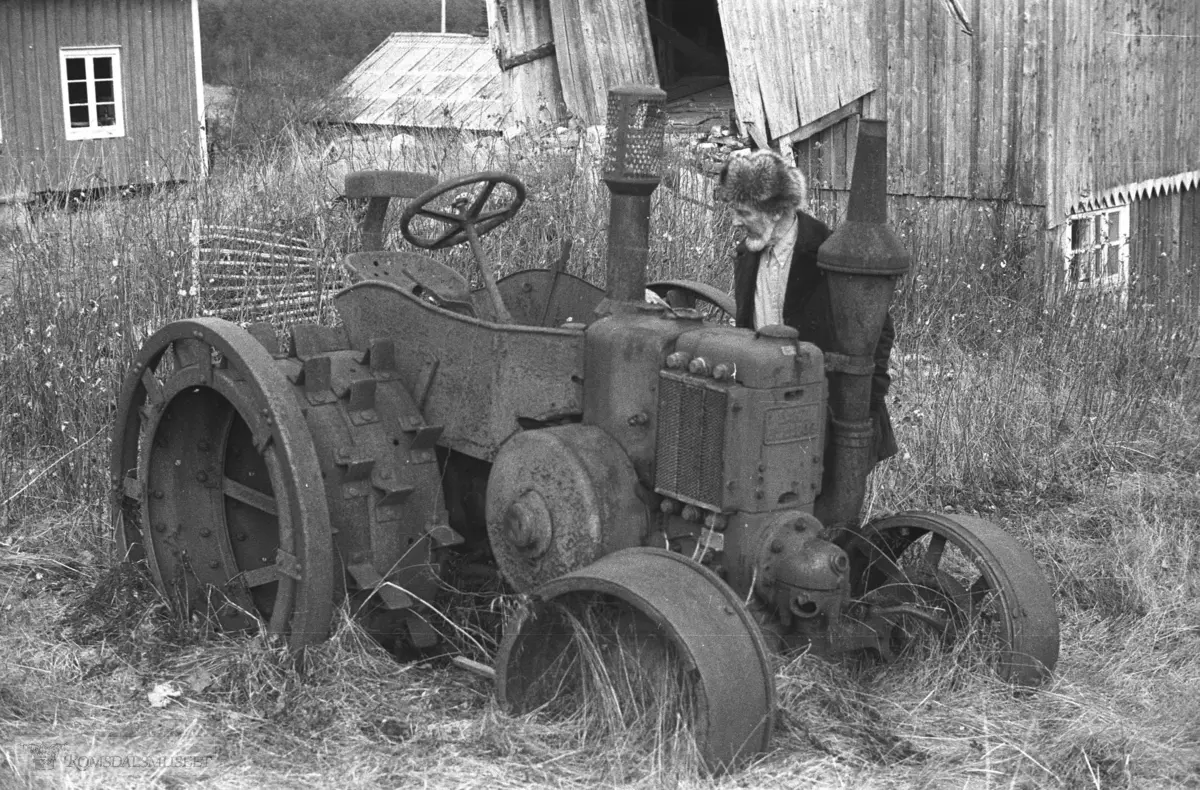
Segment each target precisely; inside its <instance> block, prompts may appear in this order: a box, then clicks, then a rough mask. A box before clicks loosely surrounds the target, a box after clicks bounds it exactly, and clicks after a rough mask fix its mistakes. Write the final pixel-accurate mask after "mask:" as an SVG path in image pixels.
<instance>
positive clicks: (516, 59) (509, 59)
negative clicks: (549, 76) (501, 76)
mask: <svg viewBox="0 0 1200 790" xmlns="http://www.w3.org/2000/svg"><path fill="white" fill-rule="evenodd" d="M553 55H554V42H553V41H548V42H546V43H545V44H539V45H538V46H536V47H534V48H533V49H527V50H525V51H524V52H518V53H517V54H515V55H505V54H504V52H503V51H497V52H496V62H498V63H499V64H500V70H501V71H512V70H513V69H515V68H516V67H517V66H523V65H525V64H526V63H532V62H534V61H535V60H541V59H542V58H548V57H551V56H553Z"/></svg>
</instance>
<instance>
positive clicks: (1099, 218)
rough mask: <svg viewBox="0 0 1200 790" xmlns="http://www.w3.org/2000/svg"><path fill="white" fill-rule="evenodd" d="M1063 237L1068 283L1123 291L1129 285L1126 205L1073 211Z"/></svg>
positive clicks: (1069, 285)
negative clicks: (1066, 233)
mask: <svg viewBox="0 0 1200 790" xmlns="http://www.w3.org/2000/svg"><path fill="white" fill-rule="evenodd" d="M1068 233H1069V235H1068V236H1067V237H1066V238H1065V239H1064V242H1065V243H1064V248H1065V249H1064V253H1065V258H1066V260H1065V265H1066V274H1067V286H1068V287H1069V288H1097V289H1104V290H1121V291H1124V290H1125V289H1126V288H1127V287H1128V285H1129V206H1117V207H1115V208H1107V209H1102V210H1100V211H1089V212H1087V213H1086V214H1076V215H1074V216H1072V217H1071V220H1070V223H1069V231H1068Z"/></svg>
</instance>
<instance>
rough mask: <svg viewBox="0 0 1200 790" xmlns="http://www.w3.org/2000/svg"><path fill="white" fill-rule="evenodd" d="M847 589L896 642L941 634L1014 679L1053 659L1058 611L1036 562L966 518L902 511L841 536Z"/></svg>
mask: <svg viewBox="0 0 1200 790" xmlns="http://www.w3.org/2000/svg"><path fill="white" fill-rule="evenodd" d="M840 542H841V543H842V544H843V547H844V548H845V549H846V552H847V553H848V554H849V556H850V582H851V594H852V596H853V597H854V598H855V599H856V601H857V602H859V603H864V604H867V605H869V606H871V607H873V608H874V609H875V611H876V612H877V613H879V614H883V615H884V616H885V617H887V618H888V619H889V620H890V621H891V622H892V623H894V624H895V628H894V630H893V636H894V640H893V642H894V643H895V644H894V646H895V647H897V648H901V647H903V646H905V645H906V644H911V643H912V642H913V641H915V640H916V639H917V638H918V637H919V636H921V635H922V634H924V635H928V634H931V633H932V634H933V635H934V636H935V637H940V638H941V640H942V641H943V642H944V644H945V645H947V646H949V647H950V648H951V649H952V650H965V651H966V653H967V654H968V655H970V654H975V655H978V656H979V657H980V658H982V659H983V660H984V661H986V662H987V663H989V664H991V665H992V666H993V667H994V668H995V670H996V672H997V673H998V674H999V675H1000V677H1002V678H1004V679H1005V680H1007V681H1009V682H1012V683H1015V684H1019V685H1035V684H1037V683H1040V682H1041V681H1042V680H1043V679H1045V677H1046V676H1047V675H1048V674H1049V673H1050V671H1051V670H1053V669H1054V665H1055V663H1056V662H1057V661H1058V647H1059V634H1058V616H1057V614H1056V612H1055V608H1054V597H1053V594H1052V593H1051V590H1050V587H1049V585H1048V584H1047V583H1046V580H1045V578H1044V577H1043V575H1042V572H1041V569H1040V568H1039V567H1038V564H1037V560H1035V559H1034V557H1033V555H1032V554H1030V553H1029V551H1028V550H1026V549H1025V548H1024V547H1023V546H1022V545H1021V544H1020V543H1018V542H1017V541H1016V540H1015V539H1014V538H1012V537H1011V536H1010V535H1008V534H1007V533H1005V532H1004V531H1003V530H1001V529H1000V528H999V527H997V526H996V525H995V524H992V523H990V522H988V521H984V520H983V519H980V518H973V517H971V516H959V515H945V514H934V513H918V512H910V513H900V514H897V515H894V516H889V517H887V518H883V519H880V520H878V521H875V522H872V523H871V524H868V525H867V526H866V527H864V528H863V529H862V530H861V531H859V532H855V533H851V534H850V535H849V537H847V538H846V539H844V540H843V541H840Z"/></svg>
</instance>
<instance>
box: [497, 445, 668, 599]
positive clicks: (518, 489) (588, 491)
mask: <svg viewBox="0 0 1200 790" xmlns="http://www.w3.org/2000/svg"><path fill="white" fill-rule="evenodd" d="M637 487H638V481H637V474H636V472H635V471H634V469H633V463H632V462H631V461H630V460H629V457H628V456H627V455H626V454H625V451H624V450H623V449H621V446H620V445H619V444H617V442H616V440H615V439H613V438H612V437H611V436H609V435H608V434H607V433H605V432H604V431H603V430H602V429H600V428H597V427H596V426H592V425H567V426H560V427H555V428H543V429H539V430H531V431H522V432H521V433H518V434H515V435H514V436H512V437H511V438H510V439H509V440H508V441H506V442H505V443H504V445H503V446H502V447H501V448H500V452H499V453H497V455H496V460H495V462H494V463H493V465H492V471H491V475H490V476H489V477H488V487H487V529H488V539H489V540H490V542H491V545H492V553H493V554H494V555H495V557H496V562H497V564H499V566H500V570H501V572H502V573H503V574H504V577H505V578H506V579H507V580H508V582H509V583H510V584H511V585H512V586H513V587H514V588H515V589H517V590H518V591H520V592H527V591H529V590H532V589H533V588H534V587H537V586H538V585H539V584H542V583H544V582H547V581H550V580H551V579H553V578H555V577H558V576H561V575H563V574H564V573H568V572H570V571H573V570H576V569H577V568H582V567H583V566H585V565H587V564H588V563H591V562H594V561H595V560H597V559H599V558H600V557H603V556H604V555H606V554H611V553H612V552H614V551H618V550H620V549H625V548H630V547H633V546H638V545H640V544H641V542H642V537H643V535H644V534H645V532H646V523H647V522H646V506H645V504H644V503H643V502H642V501H641V500H640V499H639V498H638V496H637Z"/></svg>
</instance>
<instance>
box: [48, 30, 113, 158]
mask: <svg viewBox="0 0 1200 790" xmlns="http://www.w3.org/2000/svg"><path fill="white" fill-rule="evenodd" d="M60 58H61V64H62V83H63V112H64V114H65V118H66V130H67V139H68V140H90V139H93V138H97V137H122V136H123V135H124V134H125V113H124V109H123V108H122V106H121V51H120V49H118V48H117V47H90V48H86V49H84V48H75V47H69V48H64V49H63V50H61V53H60Z"/></svg>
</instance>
